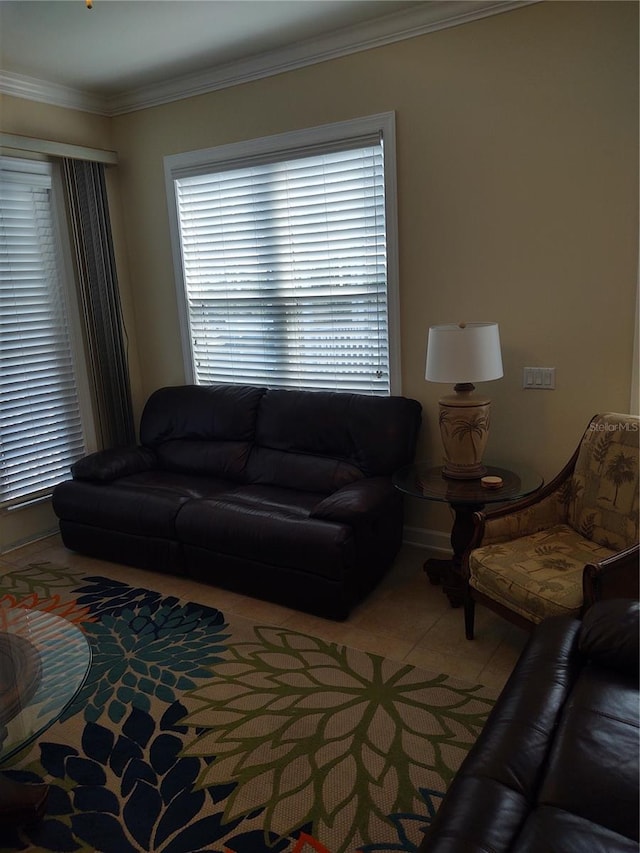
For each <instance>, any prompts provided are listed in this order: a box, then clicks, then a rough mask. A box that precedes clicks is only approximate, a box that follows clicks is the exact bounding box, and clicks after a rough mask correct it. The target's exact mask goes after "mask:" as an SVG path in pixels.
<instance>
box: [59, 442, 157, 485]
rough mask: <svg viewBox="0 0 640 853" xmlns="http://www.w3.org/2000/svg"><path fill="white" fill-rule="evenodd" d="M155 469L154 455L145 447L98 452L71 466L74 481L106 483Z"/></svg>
mask: <svg viewBox="0 0 640 853" xmlns="http://www.w3.org/2000/svg"><path fill="white" fill-rule="evenodd" d="M155 467H156V455H155V453H154V452H153V451H152V450H149V449H148V448H146V447H124V448H118V449H113V450H98V451H97V452H96V453H90V454H89V455H88V456H83V457H82V459H78V461H77V462H75V463H74V464H73V465H72V466H71V474H72V475H73V479H74V480H92V481H94V482H102V483H108V482H110V481H111V480H117V479H118V478H119V477H126V476H127V475H129V474H138V473H140V472H141V471H148V470H149V469H150V468H155Z"/></svg>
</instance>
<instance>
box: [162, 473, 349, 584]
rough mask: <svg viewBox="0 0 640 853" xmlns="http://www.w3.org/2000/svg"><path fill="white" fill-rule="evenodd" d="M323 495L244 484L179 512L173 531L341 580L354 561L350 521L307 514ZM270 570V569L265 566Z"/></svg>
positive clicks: (188, 540) (204, 544)
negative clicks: (327, 519) (345, 521)
mask: <svg viewBox="0 0 640 853" xmlns="http://www.w3.org/2000/svg"><path fill="white" fill-rule="evenodd" d="M321 497H322V496H321V495H318V494H314V493H312V492H304V491H300V492H296V491H294V490H293V489H283V488H280V487H273V486H260V485H255V486H243V487H242V489H238V490H237V491H236V492H227V493H226V494H221V495H219V496H218V497H214V498H211V499H206V500H201V501H192V502H190V503H188V504H187V505H185V506H184V507H183V508H182V510H181V511H180V513H179V515H178V518H177V521H176V531H177V535H178V537H179V538H180V540H181V542H182V543H183V544H184V546H185V549H186V550H188V548H189V547H190V546H193V547H196V548H200V549H204V550H208V551H210V552H211V553H212V560H215V556H214V555H215V553H216V552H217V553H222V554H231V555H233V556H234V557H237V558H244V559H247V560H252V561H256V562H260V563H263V564H266V565H267V566H268V565H273V566H285V567H289V568H294V569H300V567H303V568H304V571H305V572H308V573H310V574H316V575H320V576H323V577H327V578H331V579H333V578H335V579H341V578H343V577H344V573H345V567H348V566H350V565H353V563H354V561H355V556H356V553H355V543H354V538H353V531H352V530H351V528H350V527H349V526H346V525H343V524H338V523H332V522H328V521H320V520H317V519H313V518H310V511H311V509H312V507H313V506H315V505H316V504H317V503H318V501H319V499H321ZM265 570H267V571H268V569H265Z"/></svg>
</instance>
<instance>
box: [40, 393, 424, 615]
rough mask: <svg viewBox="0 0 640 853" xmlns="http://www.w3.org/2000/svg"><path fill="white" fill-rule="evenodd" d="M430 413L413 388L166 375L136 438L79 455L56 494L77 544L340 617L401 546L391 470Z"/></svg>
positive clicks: (411, 447) (403, 460) (65, 533)
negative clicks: (373, 390) (281, 384)
mask: <svg viewBox="0 0 640 853" xmlns="http://www.w3.org/2000/svg"><path fill="white" fill-rule="evenodd" d="M420 419H421V406H420V404H419V403H418V402H416V401H415V400H410V399H407V398H405V397H374V396H365V395H359V394H346V393H331V392H322V391H284V390H272V389H269V390H268V389H266V388H262V387H255V386H239V385H217V386H206V387H205V386H180V387H170V388H162V389H160V390H158V391H156V392H155V393H154V394H152V395H151V397H150V398H149V400H148V401H147V404H146V406H145V408H144V411H143V414H142V418H141V423H140V445H139V446H137V447H132V448H125V449H119V450H106V451H100V452H98V453H94V454H91V455H89V456H87V457H84V458H83V459H81V460H79V461H78V462H77V463H76V464H75V465H74V466H73V468H72V474H73V479H72V480H69V481H66V482H64V483H62V484H60V485H59V486H57V487H56V489H55V491H54V495H53V507H54V510H55V512H56V514H57V516H58V518H59V522H60V531H61V534H62V538H63V541H64V544H65V545H66V546H67V547H68V548H70V549H71V550H74V551H79V552H82V553H85V554H90V555H92V556H95V557H100V558H102V559H106V560H111V561H114V562H119V563H125V564H128V565H133V566H139V567H143V568H147V569H154V570H158V571H163V572H174V573H183V574H186V575H188V576H190V577H193V578H196V579H198V580H203V581H207V582H210V583H213V584H216V585H219V586H223V587H227V588H230V589H234V590H237V591H241V592H244V593H247V594H249V595H254V596H257V597H261V598H268V599H270V600H274V601H278V602H281V603H283V604H287V605H290V606H293V607H297V608H300V609H304V610H308V611H311V612H315V613H322V614H324V615H328V616H332V617H334V618H344V617H345V616H346V615H347V614H348V612H349V609H350V608H351V607H352V606H353V604H354V603H355V602H356V601H357V600H359V599H360V598H361V597H363V596H364V595H365V594H366V593H367V592H368V591H369V590H371V589H372V588H373V586H375V584H376V583H377V582H378V581H379V580H380V578H381V577H382V575H383V574H384V572H385V571H386V570H387V569H388V568H389V566H390V565H391V563H392V562H393V559H394V557H395V555H396V553H397V551H398V548H399V546H400V543H401V537H402V523H403V508H402V499H401V495H400V493H399V492H398V491H397V490H395V489H394V488H393V486H392V483H391V474H392V473H393V471H394V470H395V469H396V468H398V467H400V466H402V465H405V464H408V463H409V462H410V461H411V460H412V459H413V455H414V452H415V445H416V438H417V434H418V429H419V426H420Z"/></svg>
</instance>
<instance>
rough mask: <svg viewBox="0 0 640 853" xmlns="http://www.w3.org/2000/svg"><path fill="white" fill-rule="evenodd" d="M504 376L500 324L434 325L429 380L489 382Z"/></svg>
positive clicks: (429, 354) (430, 335) (428, 361)
mask: <svg viewBox="0 0 640 853" xmlns="http://www.w3.org/2000/svg"><path fill="white" fill-rule="evenodd" d="M502 375H503V371H502V355H501V353H500V332H499V330H498V324H497V323H461V324H457V323H447V324H444V325H442V326H431V327H430V329H429V339H428V343H427V369H426V374H425V377H426V379H428V380H430V381H431V382H449V383H452V382H453V383H463V382H488V381H490V380H491V379H500V377H501V376H502Z"/></svg>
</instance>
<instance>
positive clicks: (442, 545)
mask: <svg viewBox="0 0 640 853" xmlns="http://www.w3.org/2000/svg"><path fill="white" fill-rule="evenodd" d="M450 536H451V534H450V533H443V531H442V530H427V529H426V528H424V527H408V526H407V525H405V527H404V530H403V534H402V541H403V542H404V543H405V545H417V546H418V547H419V548H426V549H428V550H429V551H438V552H440V553H442V554H451V541H450Z"/></svg>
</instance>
